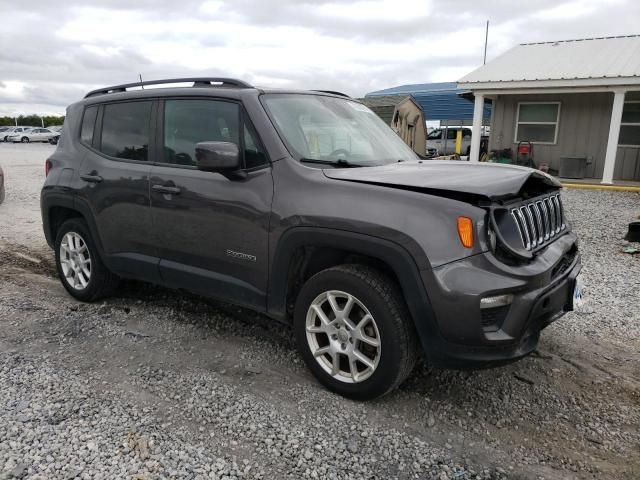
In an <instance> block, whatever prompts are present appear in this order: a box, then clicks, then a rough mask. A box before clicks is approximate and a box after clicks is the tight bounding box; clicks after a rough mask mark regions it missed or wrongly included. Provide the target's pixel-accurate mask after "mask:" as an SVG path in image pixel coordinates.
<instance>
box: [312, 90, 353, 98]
mask: <svg viewBox="0 0 640 480" xmlns="http://www.w3.org/2000/svg"><path fill="white" fill-rule="evenodd" d="M311 91H312V92H319V93H330V94H331V95H339V96H341V97H346V98H351V97H350V96H349V95H347V94H346V93H342V92H336V91H335V90H311Z"/></svg>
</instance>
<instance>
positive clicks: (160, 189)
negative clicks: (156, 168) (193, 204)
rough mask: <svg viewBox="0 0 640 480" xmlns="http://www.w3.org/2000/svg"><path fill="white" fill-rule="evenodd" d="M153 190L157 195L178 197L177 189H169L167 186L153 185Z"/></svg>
mask: <svg viewBox="0 0 640 480" xmlns="http://www.w3.org/2000/svg"><path fill="white" fill-rule="evenodd" d="M151 188H153V190H154V191H155V192H158V193H168V194H171V195H178V194H179V193H180V188H179V187H171V186H168V185H154V186H153V187H151Z"/></svg>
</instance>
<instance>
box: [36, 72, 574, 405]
mask: <svg viewBox="0 0 640 480" xmlns="http://www.w3.org/2000/svg"><path fill="white" fill-rule="evenodd" d="M180 82H183V83H185V82H187V80H184V79H183V80H180V79H178V80H176V79H172V80H165V81H158V82H144V83H135V84H129V85H120V86H114V87H108V88H104V89H99V90H95V91H92V92H90V93H88V94H87V95H86V97H85V98H84V99H83V100H82V101H80V102H77V103H75V104H73V105H71V106H69V108H68V110H67V112H68V115H67V117H66V120H65V121H66V123H67V126H66V127H65V128H66V130H65V131H66V132H68V134H67V135H68V137H67V138H65V142H64V144H60V145H59V146H58V148H57V149H56V151H55V152H54V153H53V154H52V155H51V156H50V157H49V158H48V159H47V160H46V171H47V177H46V180H45V183H44V186H43V189H42V194H41V207H42V219H43V228H44V233H45V236H46V239H47V242H48V243H49V245H50V246H51V247H52V248H53V249H54V251H55V258H56V267H57V270H58V274H59V277H60V279H61V282H62V284H63V285H64V288H65V289H66V290H67V291H68V292H69V293H70V294H71V295H72V296H73V297H75V298H76V299H79V300H82V301H95V300H98V299H100V298H103V297H105V296H108V295H110V294H111V293H112V292H113V291H114V289H115V288H116V286H117V284H118V280H119V279H120V278H134V279H138V280H144V281H148V282H153V283H156V284H160V285H164V286H167V287H171V288H176V289H185V290H189V291H192V292H196V293H198V294H202V295H206V296H209V297H213V298H218V299H222V300H225V301H227V302H231V303H234V304H237V305H242V306H244V307H248V308H251V309H254V310H257V311H260V312H262V313H264V314H266V315H268V316H269V317H270V318H272V319H274V320H277V321H281V322H285V323H287V324H290V325H291V326H292V328H293V331H294V333H295V337H296V340H297V344H298V348H299V350H300V352H301V355H302V357H303V358H304V360H305V361H306V363H307V365H308V366H309V368H310V370H311V371H312V372H313V374H314V375H315V376H316V377H317V378H318V379H319V380H320V382H322V383H323V384H324V385H325V386H326V387H328V388H329V389H331V390H333V391H335V392H338V393H340V394H342V395H345V396H347V397H351V398H355V399H370V398H374V397H378V396H380V395H384V394H385V393H387V392H389V391H391V390H393V389H394V388H396V387H397V386H398V385H399V384H400V383H401V382H402V381H403V380H404V379H405V378H406V377H407V376H408V375H409V373H410V372H411V370H412V368H413V366H414V364H415V362H416V359H417V358H418V356H419V355H418V354H419V351H420V349H422V351H423V352H424V354H425V356H426V360H427V361H428V362H429V363H430V364H431V365H433V366H438V367H456V368H458V367H477V366H487V365H491V364H494V363H497V364H501V363H504V362H508V361H513V360H516V359H518V358H521V357H523V356H525V355H527V354H529V353H530V352H532V351H533V350H534V349H535V348H536V345H537V343H538V339H539V336H540V332H541V330H542V329H544V328H545V327H546V326H547V325H549V324H550V323H551V322H553V321H554V320H556V319H558V318H559V317H560V316H562V315H563V314H564V313H565V312H566V311H568V310H571V309H572V308H573V307H574V305H575V304H578V303H579V302H580V299H581V281H580V277H579V276H578V274H579V272H580V270H581V261H580V255H579V253H578V247H577V237H576V234H575V233H574V232H573V231H572V229H571V226H570V224H569V223H568V221H567V219H566V218H565V214H564V209H563V207H562V200H561V196H560V190H561V185H560V184H559V183H558V182H557V181H556V180H555V179H554V178H553V177H550V176H548V175H546V174H545V173H542V172H539V171H536V170H533V169H527V168H522V167H513V166H509V165H499V164H478V163H461V162H447V161H444V162H438V161H421V160H420V159H419V158H418V157H417V156H416V155H415V153H414V152H413V151H412V150H411V149H410V148H409V147H408V146H407V145H406V144H405V143H404V142H403V141H402V139H401V138H400V137H398V136H397V135H396V134H395V133H394V132H393V131H392V130H391V129H390V128H389V127H388V126H387V125H386V124H384V122H383V121H382V120H380V119H379V118H378V117H377V116H376V115H375V114H374V113H373V112H372V111H371V110H369V109H368V108H367V107H365V106H364V105H362V104H361V103H359V102H356V101H354V100H352V99H350V98H348V97H346V96H344V95H341V94H335V93H327V92H300V91H283V90H268V89H257V88H254V87H252V86H250V85H248V84H246V83H245V82H242V81H239V80H232V79H202V78H200V79H190V80H189V82H193V86H192V87H191V86H188V87H181V88H175V87H170V88H165V89H158V88H155V89H145V90H141V89H137V90H130V91H127V88H132V87H139V86H141V85H142V86H145V85H150V84H152V83H155V84H159V85H162V84H165V83H180Z"/></svg>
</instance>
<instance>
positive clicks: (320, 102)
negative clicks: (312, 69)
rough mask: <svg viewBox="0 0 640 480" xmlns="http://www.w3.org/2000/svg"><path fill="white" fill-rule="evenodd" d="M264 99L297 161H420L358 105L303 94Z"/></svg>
mask: <svg viewBox="0 0 640 480" xmlns="http://www.w3.org/2000/svg"><path fill="white" fill-rule="evenodd" d="M262 98H263V102H264V105H265V107H266V110H267V112H268V113H269V116H270V117H271V119H272V120H273V122H274V123H275V125H276V128H277V129H278V132H279V133H280V135H281V136H282V137H283V139H284V141H285V143H286V144H287V146H288V147H289V149H290V150H292V153H293V154H294V156H297V157H298V160H303V161H304V160H306V161H309V160H317V161H320V162H321V161H327V162H335V161H336V160H340V161H341V164H339V165H338V164H336V165H335V166H341V165H344V166H346V165H348V164H350V165H352V166H374V165H384V164H387V163H393V162H398V161H406V160H416V158H417V157H416V155H415V153H414V152H413V150H411V149H410V148H409V147H408V146H407V145H406V144H405V143H404V142H403V141H402V139H400V137H399V136H398V135H396V134H395V133H394V131H393V130H391V128H389V127H388V126H387V125H386V124H385V123H384V122H383V121H382V120H380V118H379V117H378V116H377V115H376V114H375V113H373V112H372V111H371V110H369V109H368V108H367V107H365V106H364V105H362V104H360V103H358V102H354V101H351V100H347V99H342V98H335V97H326V96H322V95H304V94H265V95H263V97H262Z"/></svg>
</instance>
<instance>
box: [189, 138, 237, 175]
mask: <svg viewBox="0 0 640 480" xmlns="http://www.w3.org/2000/svg"><path fill="white" fill-rule="evenodd" d="M196 167H197V168H198V170H202V171H204V172H220V173H230V172H233V171H236V170H239V169H240V151H239V150H238V146H237V145H236V144H235V143H231V142H199V143H197V144H196Z"/></svg>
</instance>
